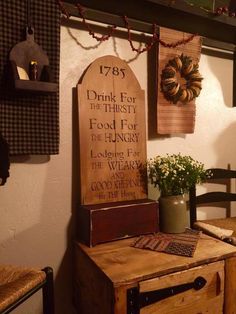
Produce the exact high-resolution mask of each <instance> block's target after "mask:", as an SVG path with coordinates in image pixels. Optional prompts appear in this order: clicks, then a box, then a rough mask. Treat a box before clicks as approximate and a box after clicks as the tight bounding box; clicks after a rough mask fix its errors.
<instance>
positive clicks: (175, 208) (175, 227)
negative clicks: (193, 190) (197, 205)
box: [159, 195, 187, 233]
mask: <svg viewBox="0 0 236 314" xmlns="http://www.w3.org/2000/svg"><path fill="white" fill-rule="evenodd" d="M159 215H160V231H161V232H165V233H182V232H184V231H185V228H186V226H187V205H186V198H185V195H173V196H165V197H160V198H159Z"/></svg>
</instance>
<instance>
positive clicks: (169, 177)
mask: <svg viewBox="0 0 236 314" xmlns="http://www.w3.org/2000/svg"><path fill="white" fill-rule="evenodd" d="M147 170H148V177H149V179H150V180H151V183H152V184H154V186H155V187H158V188H159V190H160V193H161V196H168V195H180V194H184V193H187V192H188V191H189V189H190V188H191V187H193V186H194V185H195V184H200V183H202V182H203V181H205V180H206V179H207V178H208V177H210V176H211V173H210V172H209V171H207V170H205V169H204V165H203V163H201V162H199V161H196V160H194V159H193V158H192V157H190V156H182V155H181V154H173V155H169V154H167V155H166V156H164V157H162V156H156V157H155V158H151V159H149V160H148V162H147Z"/></svg>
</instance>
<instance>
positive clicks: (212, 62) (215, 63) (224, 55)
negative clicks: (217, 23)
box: [202, 47, 233, 108]
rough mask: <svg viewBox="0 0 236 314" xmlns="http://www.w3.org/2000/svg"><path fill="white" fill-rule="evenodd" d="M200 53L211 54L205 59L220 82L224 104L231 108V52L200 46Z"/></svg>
mask: <svg viewBox="0 0 236 314" xmlns="http://www.w3.org/2000/svg"><path fill="white" fill-rule="evenodd" d="M202 53H203V54H205V55H207V56H211V58H208V59H207V62H208V65H209V68H210V69H211V72H212V73H214V75H215V77H216V78H217V80H218V82H219V84H220V87H221V90H222V95H223V101H224V104H225V106H226V107H229V108H231V107H232V106H233V100H232V95H233V53H232V52H230V51H229V52H227V51H217V50H213V49H211V48H206V47H204V48H202ZM222 74H223V75H222ZM225 78H227V79H225ZM229 82H230V83H229Z"/></svg>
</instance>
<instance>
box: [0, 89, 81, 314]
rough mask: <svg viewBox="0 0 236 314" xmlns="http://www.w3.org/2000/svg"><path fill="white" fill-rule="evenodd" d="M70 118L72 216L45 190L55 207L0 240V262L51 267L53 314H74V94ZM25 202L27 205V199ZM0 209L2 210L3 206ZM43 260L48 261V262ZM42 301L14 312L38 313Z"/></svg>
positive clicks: (22, 159) (32, 160)
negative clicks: (71, 133) (60, 240)
mask: <svg viewBox="0 0 236 314" xmlns="http://www.w3.org/2000/svg"><path fill="white" fill-rule="evenodd" d="M73 92H74V91H73ZM72 117H73V120H72V132H73V136H72V138H73V152H72V159H73V160H72V165H73V166H72V167H73V169H72V178H71V180H72V196H71V198H70V199H71V204H68V206H70V207H71V215H70V220H69V223H68V225H67V226H66V225H65V222H64V221H63V219H62V217H64V214H63V213H62V212H58V209H59V208H60V204H59V203H58V200H55V202H54V201H53V197H54V195H55V193H52V192H51V191H50V192H49V191H47V194H51V196H50V197H51V199H52V202H51V203H52V204H54V205H55V206H53V207H51V208H50V210H49V209H45V208H44V209H43V210H42V211H41V212H40V222H39V223H36V224H35V225H33V226H32V227H31V228H29V229H26V230H24V231H23V232H21V233H19V234H17V235H15V234H14V232H15V231H14V230H10V231H11V232H12V237H10V239H8V240H6V241H5V242H3V243H0V256H1V263H3V264H5V263H11V264H15V263H17V264H18V265H26V266H29V267H44V266H51V267H53V269H54V291H55V307H56V314H67V313H68V314H74V313H76V311H75V309H74V306H73V284H74V267H73V264H74V257H73V247H74V241H75V237H76V235H75V232H76V208H77V206H78V201H79V175H78V173H79V170H78V169H79V148H78V136H77V134H78V122H77V120H78V114H77V100H76V97H75V95H74V93H73V112H72ZM49 161H50V156H18V157H12V158H11V162H14V163H29V164H40V163H46V162H49ZM48 176H49V177H50V174H48ZM58 184H63V182H58ZM47 189H49V190H50V187H47ZM54 192H55V191H54ZM55 196H57V195H55ZM22 197H23V196H22ZM59 198H60V196H59ZM43 202H44V200H43V199H42V204H43ZM24 203H25V205H26V206H27V199H26V200H25V201H24ZM57 204H58V205H57ZM2 209H3V210H4V208H2ZM60 216H61V217H60ZM18 223H20V221H18ZM64 234H65V235H64ZM64 238H66V244H64V243H58V239H63V240H64ZM16 241H17V242H16ZM19 244H20V245H19ZM22 244H24V245H22ZM16 247H17V253H16ZM58 247H62V248H63V249H65V251H64V252H63V251H62V250H60V249H58ZM6 249H7V252H8V254H7V256H6V254H5V256H4V253H5V251H6ZM32 260H33V261H34V264H32ZM9 261H11V262H9ZM45 263H47V265H46V264H45ZM39 265H40V266H39ZM41 300H42V299H41V295H40V294H38V295H37V296H36V297H33V298H32V299H31V300H30V299H29V301H27V302H25V303H24V304H22V305H21V306H20V307H19V309H18V311H19V312H17V313H29V314H33V313H41V310H40V309H41V306H42V301H41ZM36 309H37V311H36Z"/></svg>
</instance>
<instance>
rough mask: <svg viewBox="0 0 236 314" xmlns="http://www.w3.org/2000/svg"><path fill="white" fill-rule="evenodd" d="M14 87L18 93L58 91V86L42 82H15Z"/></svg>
mask: <svg viewBox="0 0 236 314" xmlns="http://www.w3.org/2000/svg"><path fill="white" fill-rule="evenodd" d="M14 87H15V89H16V90H18V91H28V92H36V93H37V92H40V93H55V92H57V91H58V84H56V83H51V82H41V81H28V80H15V81H14Z"/></svg>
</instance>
